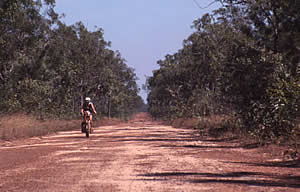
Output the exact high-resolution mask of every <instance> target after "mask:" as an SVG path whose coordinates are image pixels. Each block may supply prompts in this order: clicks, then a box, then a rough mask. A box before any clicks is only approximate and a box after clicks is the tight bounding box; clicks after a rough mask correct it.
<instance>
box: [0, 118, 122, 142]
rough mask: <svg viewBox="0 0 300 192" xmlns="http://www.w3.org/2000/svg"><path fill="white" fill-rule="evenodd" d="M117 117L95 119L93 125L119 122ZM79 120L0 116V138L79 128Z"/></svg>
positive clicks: (44, 133)
mask: <svg viewBox="0 0 300 192" xmlns="http://www.w3.org/2000/svg"><path fill="white" fill-rule="evenodd" d="M121 122H122V121H121V120H119V119H113V118H112V119H106V118H104V119H101V120H95V121H94V126H95V127H98V126H106V125H116V124H120V123H121ZM80 123H81V120H53V119H52V120H37V119H36V118H35V117H33V116H29V115H24V114H14V115H2V116H0V140H13V139H20V138H28V137H36V136H43V135H48V134H51V133H55V132H58V131H68V130H76V129H78V130H79V129H80Z"/></svg>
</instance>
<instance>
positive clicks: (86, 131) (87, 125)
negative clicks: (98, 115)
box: [85, 121, 91, 137]
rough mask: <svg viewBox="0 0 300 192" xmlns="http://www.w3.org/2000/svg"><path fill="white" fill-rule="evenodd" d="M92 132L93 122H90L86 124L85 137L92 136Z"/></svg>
mask: <svg viewBox="0 0 300 192" xmlns="http://www.w3.org/2000/svg"><path fill="white" fill-rule="evenodd" d="M90 131H91V121H88V122H87V123H86V127H85V136H86V137H89V136H90Z"/></svg>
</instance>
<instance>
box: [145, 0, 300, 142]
mask: <svg viewBox="0 0 300 192" xmlns="http://www.w3.org/2000/svg"><path fill="white" fill-rule="evenodd" d="M220 2H222V4H223V7H222V8H220V9H218V10H215V11H214V12H213V14H206V15H204V16H203V17H202V18H199V19H197V20H196V21H194V26H193V27H194V29H195V30H196V31H195V32H194V33H193V34H191V35H190V37H189V38H188V39H187V40H185V41H184V47H183V49H181V50H179V51H178V52H177V53H175V54H174V55H167V56H166V57H165V59H164V60H162V61H159V62H158V64H159V65H160V69H158V70H156V71H155V72H154V74H153V77H150V78H149V79H148V80H147V89H148V91H149V96H148V103H149V110H150V112H151V114H152V115H153V116H155V117H162V118H167V119H172V118H177V117H199V116H206V115H210V114H220V113H223V114H228V113H231V112H233V113H237V114H239V115H238V116H239V117H240V118H241V119H240V121H239V122H241V123H242V124H240V123H239V124H240V125H241V128H243V129H244V131H247V132H249V133H250V134H252V135H254V136H258V137H259V138H260V139H263V140H269V139H275V138H278V137H282V136H286V135H291V134H292V133H293V132H295V127H296V119H297V118H299V116H300V111H299V104H300V100H299V97H300V94H299V91H300V87H299V85H300V83H299V81H300V77H299V63H300V57H299V34H300V33H299V32H300V28H299V25H298V23H299V21H300V14H299V11H297V10H299V9H297V8H296V7H298V8H299V6H300V4H299V3H298V2H297V1H295V0H289V1H276V2H275V1H272V0H267V1H244V0H222V1H221V0H220Z"/></svg>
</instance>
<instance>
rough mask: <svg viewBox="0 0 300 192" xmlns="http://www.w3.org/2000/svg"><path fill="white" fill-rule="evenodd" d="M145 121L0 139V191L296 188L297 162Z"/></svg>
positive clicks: (298, 184)
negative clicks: (88, 130)
mask: <svg viewBox="0 0 300 192" xmlns="http://www.w3.org/2000/svg"><path fill="white" fill-rule="evenodd" d="M196 134H197V133H195V131H194V130H191V129H177V128H172V127H170V126H164V125H161V124H159V123H157V122H152V121H150V119H149V118H147V117H146V116H145V115H140V116H138V117H137V118H136V119H135V120H133V121H131V122H129V123H128V124H120V125H117V126H103V127H99V128H96V130H95V133H94V134H92V135H91V137H90V138H89V139H87V138H85V137H84V134H82V133H81V132H80V131H79V130H76V131H69V132H60V133H58V134H56V135H51V136H47V137H42V138H33V139H27V140H23V141H15V142H9V143H8V142H2V143H0V191H22V192H24V191H25V192H26V191H28V192H29V191H49V192H50V191H51V192H52V191H105V192H107V191H108V192H110V191H222V192H226V191H250V192H251V191H253V192H254V191H274V192H279V191H291V192H294V191H299V190H300V182H299V181H300V166H299V165H292V166H289V165H291V164H283V163H282V162H281V161H279V160H278V159H274V158H273V157H272V158H271V157H270V156H269V155H268V154H267V153H265V152H264V151H262V150H260V149H245V148H243V147H241V146H240V145H239V144H238V143H237V142H235V140H227V141H222V140H217V139H212V138H205V137H199V136H196Z"/></svg>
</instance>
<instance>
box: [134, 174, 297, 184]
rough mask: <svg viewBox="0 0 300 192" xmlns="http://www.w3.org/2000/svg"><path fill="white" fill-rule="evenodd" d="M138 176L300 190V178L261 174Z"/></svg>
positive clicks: (152, 178)
mask: <svg viewBox="0 0 300 192" xmlns="http://www.w3.org/2000/svg"><path fill="white" fill-rule="evenodd" d="M138 176H139V177H146V178H150V179H151V180H153V181H155V180H157V181H159V180H174V179H175V180H180V181H184V182H189V183H198V184H199V183H221V184H235V185H236V184H240V185H249V186H260V187H288V188H300V183H299V180H300V176H288V175H271V174H265V173H260V172H230V173H223V174H217V173H196V172H163V173H149V174H143V175H138ZM182 177H183V178H182ZM195 177H196V178H195ZM197 177H199V178H197ZM243 177H244V178H243ZM245 177H246V179H245ZM249 177H251V179H249ZM252 177H253V178H252ZM210 178H213V179H210ZM239 178H240V179H239ZM147 180H148V179H147Z"/></svg>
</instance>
